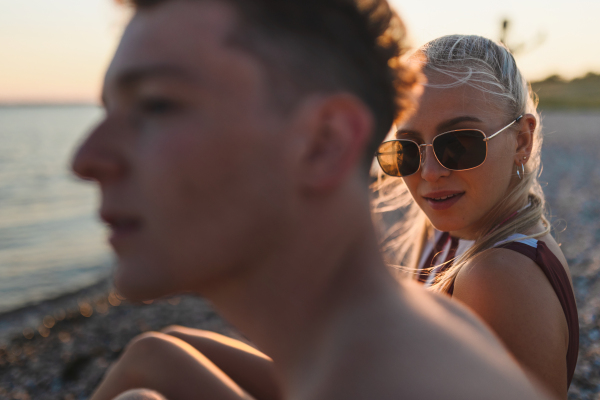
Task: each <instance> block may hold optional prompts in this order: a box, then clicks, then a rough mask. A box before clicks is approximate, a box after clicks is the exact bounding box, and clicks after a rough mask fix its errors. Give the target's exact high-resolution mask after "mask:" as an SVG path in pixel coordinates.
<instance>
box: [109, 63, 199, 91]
mask: <svg viewBox="0 0 600 400" xmlns="http://www.w3.org/2000/svg"><path fill="white" fill-rule="evenodd" d="M151 78H175V79H179V80H189V79H191V74H190V73H189V72H188V71H186V70H185V69H183V68H181V67H178V66H176V65H172V64H156V65H149V66H143V67H133V68H130V69H127V70H125V71H123V72H121V73H119V74H118V75H117V77H116V79H115V82H116V84H117V86H120V87H131V86H135V85H137V84H139V83H140V82H142V81H144V80H146V79H151Z"/></svg>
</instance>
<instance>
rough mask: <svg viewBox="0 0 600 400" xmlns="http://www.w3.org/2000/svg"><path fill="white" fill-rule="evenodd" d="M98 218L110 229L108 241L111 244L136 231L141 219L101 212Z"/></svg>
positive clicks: (115, 243)
mask: <svg viewBox="0 0 600 400" xmlns="http://www.w3.org/2000/svg"><path fill="white" fill-rule="evenodd" d="M100 218H101V219H102V221H104V222H105V223H106V225H108V227H109V228H110V230H111V235H110V238H109V241H110V243H111V244H112V245H113V246H116V245H117V243H118V242H120V241H122V240H124V239H126V238H127V237H129V236H131V235H133V234H135V233H137V232H138V231H139V230H140V229H141V227H142V220H141V219H140V218H137V217H133V216H129V215H125V214H117V213H110V212H101V213H100Z"/></svg>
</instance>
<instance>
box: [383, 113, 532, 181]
mask: <svg viewBox="0 0 600 400" xmlns="http://www.w3.org/2000/svg"><path fill="white" fill-rule="evenodd" d="M521 118H523V116H522V115H521V116H520V117H518V118H517V119H515V120H514V121H512V122H511V123H510V124H508V125H506V126H505V127H504V128H502V129H500V130H499V131H498V132H496V133H494V134H493V135H491V136H489V137H488V136H486V134H485V133H483V131H480V130H478V129H457V130H454V131H449V132H444V133H440V134H439V135H437V136H436V137H434V138H433V140H432V141H431V144H418V143H417V142H415V141H414V140H409V139H395V140H389V141H387V142H383V143H382V144H381V145H380V146H379V148H378V149H377V153H376V156H377V162H379V166H380V167H381V169H382V170H383V172H385V173H386V174H387V175H391V176H409V175H412V174H414V173H416V172H417V171H418V170H419V168H420V167H421V164H422V162H423V160H424V159H425V149H426V148H427V147H429V146H431V147H432V149H433V154H434V156H435V158H436V160H437V161H438V162H439V163H440V165H442V166H443V167H444V168H446V169H449V170H451V171H466V170H469V169H473V168H477V167H479V166H480V165H481V164H483V163H484V161H485V159H486V157H487V142H488V141H490V140H491V139H492V138H494V137H495V136H496V135H498V134H499V133H500V132H503V131H505V130H506V129H508V128H509V127H511V126H512V125H513V124H515V123H517V122H519V121H520V120H521Z"/></svg>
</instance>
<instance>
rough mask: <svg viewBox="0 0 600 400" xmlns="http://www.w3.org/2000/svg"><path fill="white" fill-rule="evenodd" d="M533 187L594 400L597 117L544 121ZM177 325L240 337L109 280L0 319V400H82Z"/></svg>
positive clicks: (578, 380)
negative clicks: (560, 256)
mask: <svg viewBox="0 0 600 400" xmlns="http://www.w3.org/2000/svg"><path fill="white" fill-rule="evenodd" d="M543 124H544V131H545V139H544V140H545V142H544V146H543V151H542V154H543V155H542V161H543V166H544V170H543V173H542V175H541V181H542V183H543V186H544V192H545V193H546V196H547V200H548V208H549V214H550V220H551V222H552V225H553V228H554V231H553V234H554V235H555V237H557V239H558V241H559V243H561V246H562V249H563V252H564V253H565V256H566V257H567V260H568V262H569V265H570V267H571V274H572V277H573V284H574V287H575V292H576V297H577V302H578V310H579V321H580V351H579V361H578V365H577V369H576V372H575V377H574V380H573V383H572V385H571V389H570V391H569V399H573V400H574V399H581V400H598V399H600V201H599V200H598V199H599V198H600V164H598V163H597V157H598V154H600V113H598V112H595V113H591V112H587V113H586V112H548V113H547V114H544V117H543ZM173 324H179V325H185V326H189V327H195V328H202V329H208V330H212V331H216V332H220V333H223V334H226V335H230V336H233V337H236V338H240V335H239V334H238V333H236V331H235V330H234V329H233V328H232V327H231V326H230V325H228V324H227V323H226V322H225V321H223V320H222V319H221V318H220V317H219V316H218V315H217V314H216V313H215V311H214V310H213V309H212V308H211V306H210V304H208V302H206V301H205V300H203V299H202V298H199V297H195V296H191V295H182V296H178V297H173V298H169V299H164V300H159V301H154V302H151V303H148V304H132V303H130V302H128V301H126V300H125V299H122V298H120V297H119V296H118V295H117V294H116V293H115V292H114V290H113V288H112V285H111V282H110V279H105V280H102V281H100V282H99V283H97V284H95V285H93V286H90V287H87V288H85V289H82V290H79V291H77V292H74V293H68V294H65V295H62V296H60V297H57V298H55V299H52V300H47V301H44V302H41V303H39V304H34V305H30V306H27V307H24V308H21V309H17V310H13V311H11V312H8V313H4V314H0V399H20V400H29V399H35V400H38V399H39V400H45V399H61V400H62V399H65V400H67V399H68V400H75V399H77V400H85V399H88V398H89V396H90V394H91V393H92V391H93V389H94V388H95V387H96V386H97V385H98V383H99V381H100V380H101V378H102V376H103V374H104V373H105V371H106V369H107V368H108V366H109V365H110V364H111V363H112V362H113V361H114V360H116V359H117V358H118V356H119V355H120V354H121V352H122V351H123V348H124V347H125V345H126V344H127V343H128V342H129V341H130V340H131V339H132V338H133V337H135V336H136V335H138V334H140V333H142V332H146V331H151V330H160V329H162V328H164V327H166V326H169V325H173Z"/></svg>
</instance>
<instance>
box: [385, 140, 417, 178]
mask: <svg viewBox="0 0 600 400" xmlns="http://www.w3.org/2000/svg"><path fill="white" fill-rule="evenodd" d="M377 161H379V165H380V166H381V169H382V170H383V172H385V173H386V174H388V175H392V176H407V175H412V174H414V173H415V172H417V171H418V170H419V164H420V163H421V157H420V155H419V146H417V144H416V143H415V142H411V141H409V140H393V141H391V142H385V143H382V144H381V146H379V150H378V151H377Z"/></svg>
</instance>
